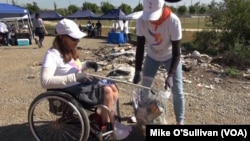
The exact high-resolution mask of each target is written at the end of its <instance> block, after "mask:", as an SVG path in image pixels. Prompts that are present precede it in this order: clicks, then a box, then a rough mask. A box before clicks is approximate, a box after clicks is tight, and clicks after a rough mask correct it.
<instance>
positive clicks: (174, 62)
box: [133, 0, 185, 125]
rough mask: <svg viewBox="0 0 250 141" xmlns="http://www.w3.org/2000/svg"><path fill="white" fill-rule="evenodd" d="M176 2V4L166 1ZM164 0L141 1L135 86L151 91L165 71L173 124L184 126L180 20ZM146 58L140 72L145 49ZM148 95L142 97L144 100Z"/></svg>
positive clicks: (173, 0)
mask: <svg viewBox="0 0 250 141" xmlns="http://www.w3.org/2000/svg"><path fill="white" fill-rule="evenodd" d="M165 1H167V2H177V1H179V0H165ZM165 1H164V0H143V15H142V16H141V17H140V18H139V19H138V20H137V22H136V35H137V48H136V61H135V62H136V63H135V76H134V80H133V82H134V83H138V82H139V81H140V80H141V76H140V73H141V71H142V82H141V84H142V85H143V86H147V87H151V85H152V82H153V80H154V77H155V75H156V72H157V70H158V68H159V66H160V65H164V67H165V69H166V71H167V74H168V75H167V77H166V78H164V79H165V88H166V89H168V88H170V89H171V90H172V93H173V105H174V113H175V118H176V124H178V125H179V124H183V123H184V111H185V99H184V94H183V80H182V62H181V59H180V57H181V39H182V28H181V22H180V19H179V18H178V17H177V15H176V14H174V13H173V12H172V11H171V9H170V8H169V7H168V6H167V5H166V4H165ZM145 47H146V53H147V55H146V57H145V61H144V66H143V69H142V63H143V59H144V58H143V57H144V48H145ZM147 97H148V95H147V94H145V95H144V99H147Z"/></svg>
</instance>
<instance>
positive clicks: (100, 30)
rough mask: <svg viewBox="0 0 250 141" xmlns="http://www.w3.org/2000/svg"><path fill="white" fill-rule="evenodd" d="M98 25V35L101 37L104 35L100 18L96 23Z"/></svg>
mask: <svg viewBox="0 0 250 141" xmlns="http://www.w3.org/2000/svg"><path fill="white" fill-rule="evenodd" d="M95 27H96V37H101V36H102V23H101V22H100V20H98V21H97V23H96V24H95Z"/></svg>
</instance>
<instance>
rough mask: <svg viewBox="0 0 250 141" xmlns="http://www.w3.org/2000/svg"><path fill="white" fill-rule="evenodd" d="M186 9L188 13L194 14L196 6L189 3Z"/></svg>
mask: <svg viewBox="0 0 250 141" xmlns="http://www.w3.org/2000/svg"><path fill="white" fill-rule="evenodd" d="M188 9H189V10H188V11H189V14H195V13H196V8H195V6H193V5H190V6H189V7H188Z"/></svg>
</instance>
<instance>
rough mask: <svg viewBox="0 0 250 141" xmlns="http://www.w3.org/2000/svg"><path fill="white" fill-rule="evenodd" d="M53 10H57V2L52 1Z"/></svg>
mask: <svg viewBox="0 0 250 141" xmlns="http://www.w3.org/2000/svg"><path fill="white" fill-rule="evenodd" d="M54 10H57V4H56V2H54Z"/></svg>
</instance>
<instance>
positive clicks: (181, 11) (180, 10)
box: [178, 5, 187, 15]
mask: <svg viewBox="0 0 250 141" xmlns="http://www.w3.org/2000/svg"><path fill="white" fill-rule="evenodd" d="M186 12H187V7H186V6H185V5H182V6H179V7H178V14H180V15H185V13H186Z"/></svg>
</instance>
